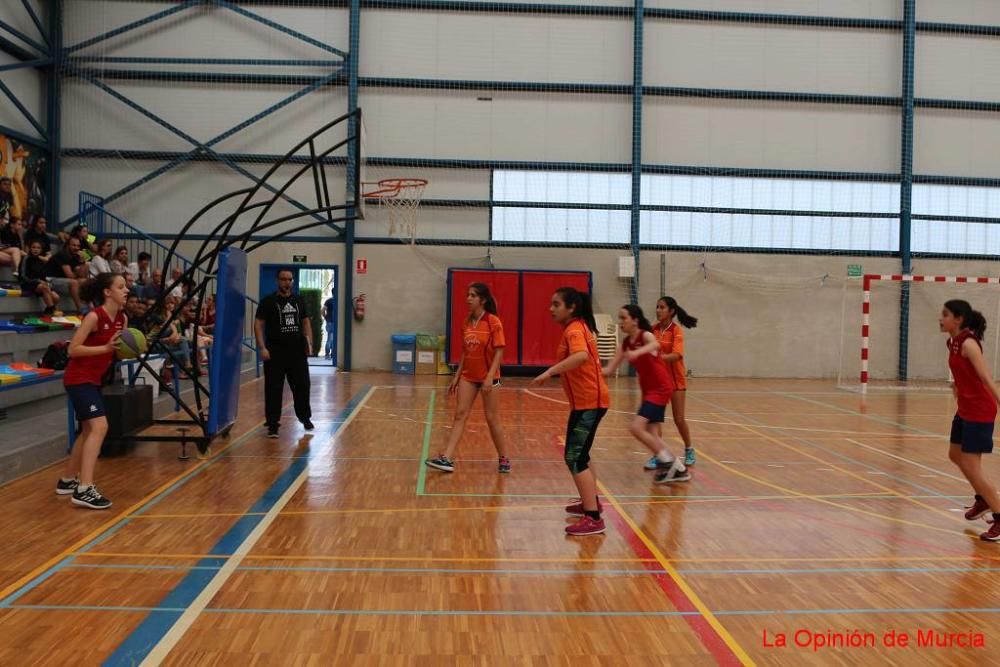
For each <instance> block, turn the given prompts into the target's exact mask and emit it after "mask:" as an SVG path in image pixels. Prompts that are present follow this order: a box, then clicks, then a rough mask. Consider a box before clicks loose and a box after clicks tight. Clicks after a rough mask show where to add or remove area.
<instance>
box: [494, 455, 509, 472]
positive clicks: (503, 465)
mask: <svg viewBox="0 0 1000 667" xmlns="http://www.w3.org/2000/svg"><path fill="white" fill-rule="evenodd" d="M497 471H498V472H503V473H507V472H510V459H509V458H507V457H506V456H501V457H500V461H499V462H498V463H497Z"/></svg>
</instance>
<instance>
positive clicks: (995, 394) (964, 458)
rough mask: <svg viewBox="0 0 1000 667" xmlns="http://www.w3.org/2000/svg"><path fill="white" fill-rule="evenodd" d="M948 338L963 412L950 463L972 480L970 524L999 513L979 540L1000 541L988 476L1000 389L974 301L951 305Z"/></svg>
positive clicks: (944, 317)
mask: <svg viewBox="0 0 1000 667" xmlns="http://www.w3.org/2000/svg"><path fill="white" fill-rule="evenodd" d="M938 324H939V325H940V326H941V331H943V332H945V333H947V334H948V336H949V338H948V368H950V369H951V374H952V376H953V377H954V378H955V381H954V384H953V385H952V391H953V392H954V393H955V399H956V401H957V402H958V413H957V414H956V415H955V418H954V419H953V420H952V423H951V440H950V442H951V448H950V449H949V450H948V458H950V459H951V462H952V463H954V464H955V465H956V466H958V469H959V470H961V471H962V474H963V475H965V479H967V480H969V484H971V485H972V488H973V490H974V491H975V492H976V499H975V501H974V502H973V503H972V507H970V508H969V509H968V511H967V512H966V513H965V518H966V519H968V520H969V521H975V520H976V519H978V518H980V517H982V516H984V515H986V514H987V513H989V512H991V511H992V512H993V524H992V525H991V526H990V529H989V530H987V531H986V532H985V533H982V534H981V535H980V536H979V537H980V538H982V539H984V540H990V541H992V542H997V541H1000V498H998V497H997V488H996V487H995V486H994V485H993V484H992V483H991V482H990V481H989V480H988V479H986V476H985V475H983V454H989V453H990V452H992V451H993V422H994V421H996V417H997V402H998V401H1000V390H997V386H996V384H994V383H993V378H991V377H990V371H989V369H988V368H987V367H986V361H985V360H984V359H983V342H982V341H983V334H984V333H985V332H986V319H985V318H984V317H983V315H982V313H980V312H979V311H977V310H973V309H972V306H971V305H969V302H968V301H962V300H960V299H955V300H953V301H947V302H945V304H944V309H942V311H941V319H940V320H939V321H938Z"/></svg>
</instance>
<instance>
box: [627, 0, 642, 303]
mask: <svg viewBox="0 0 1000 667" xmlns="http://www.w3.org/2000/svg"><path fill="white" fill-rule="evenodd" d="M642 19H643V10H642V0H635V16H634V17H633V37H632V39H633V44H632V225H631V231H630V238H631V240H632V257H633V258H634V259H635V278H633V279H632V294H631V297H632V298H631V301H632V303H639V226H640V224H639V223H640V216H639V205H640V195H641V193H642Z"/></svg>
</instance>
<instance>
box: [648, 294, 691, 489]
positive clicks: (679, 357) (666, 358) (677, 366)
mask: <svg viewBox="0 0 1000 667" xmlns="http://www.w3.org/2000/svg"><path fill="white" fill-rule="evenodd" d="M675 319H676V320H677V321H676V322H675V321H674V320H675ZM678 324H681V325H683V326H684V327H686V328H688V329H693V328H695V327H696V326H698V318H697V317H692V316H691V315H689V314H688V313H687V311H686V310H684V309H683V308H681V307H680V306H679V305H678V304H677V300H676V299H674V297H672V296H664V297H660V300H659V301H657V302H656V324H655V325H653V335H654V336H656V339H657V340H658V341H660V358H661V359H662V360H663V363H665V364H666V365H667V371H668V372H669V373H670V376H671V378H672V379H673V381H674V386H675V387H676V389H674V395H673V400H672V401H670V412H671V414H672V416H673V418H674V425H675V426H676V427H677V433H678V434H679V435H680V436H681V440H683V441H684V465H686V466H693V465H694V463H695V455H694V446H692V445H691V431H690V430H688V425H687V419H685V416H684V406H685V403H686V402H687V369H686V368H685V367H684V330H683V329H681V327H680V326H678ZM656 435H657V436H660V437H662V429H661V427H660V425H659V424H657V425H656ZM655 469H656V457H655V456H654V457H653V458H651V459H650V460H649V461H648V462H647V463H646V470H655Z"/></svg>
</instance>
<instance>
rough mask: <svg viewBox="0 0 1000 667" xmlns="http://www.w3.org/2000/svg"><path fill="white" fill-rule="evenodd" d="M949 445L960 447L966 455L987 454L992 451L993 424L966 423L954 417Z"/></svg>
mask: <svg viewBox="0 0 1000 667" xmlns="http://www.w3.org/2000/svg"><path fill="white" fill-rule="evenodd" d="M951 443H952V444H955V445H961V446H962V451H963V452H965V453H966V454H989V453H991V452H992V451H993V422H968V421H965V420H964V419H962V418H961V417H959V416H958V415H955V418H954V419H953V420H951Z"/></svg>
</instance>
